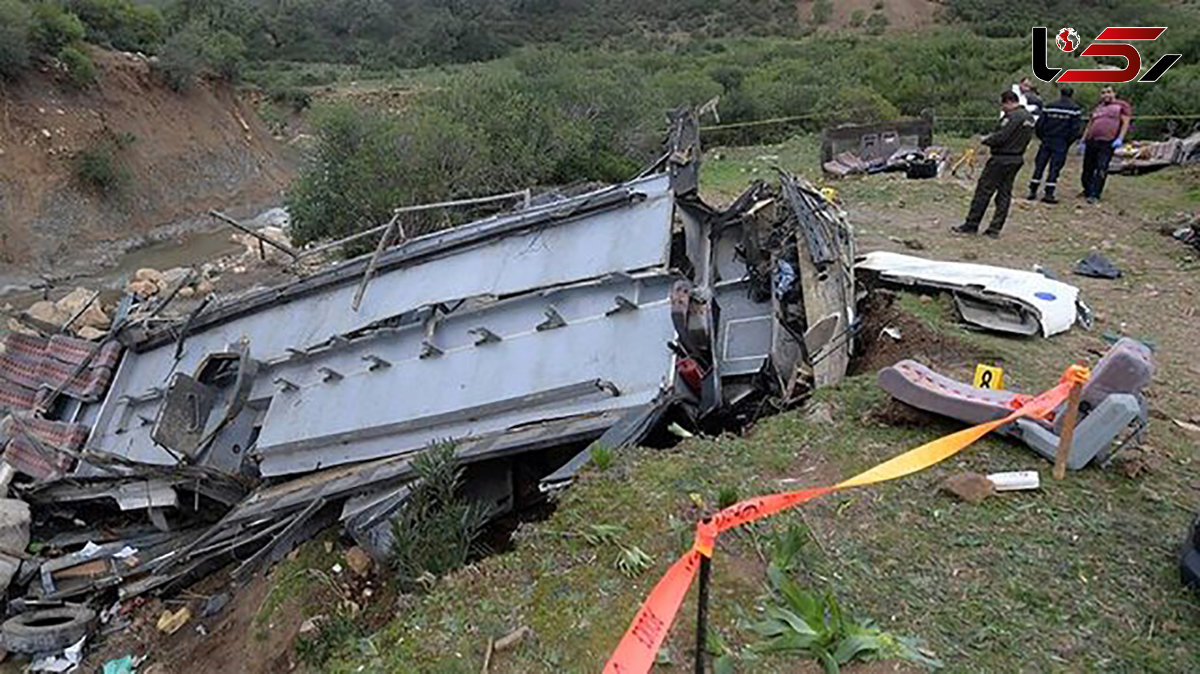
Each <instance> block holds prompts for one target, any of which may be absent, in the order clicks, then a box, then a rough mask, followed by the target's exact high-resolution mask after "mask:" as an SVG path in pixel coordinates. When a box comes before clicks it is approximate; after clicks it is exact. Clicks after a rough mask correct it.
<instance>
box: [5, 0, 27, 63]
mask: <svg viewBox="0 0 1200 674" xmlns="http://www.w3.org/2000/svg"><path fill="white" fill-rule="evenodd" d="M31 23H32V20H31V17H30V15H29V8H28V7H26V6H25V4H24V3H21V2H19V1H18V0H0V78H5V79H12V78H15V77H17V76H18V75H20V74H21V73H22V72H23V71H24V70H25V68H26V67H28V66H29V31H30V26H31Z"/></svg>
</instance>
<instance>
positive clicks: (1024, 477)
mask: <svg viewBox="0 0 1200 674" xmlns="http://www.w3.org/2000/svg"><path fill="white" fill-rule="evenodd" d="M987 479H988V480H989V481H990V482H991V483H992V485H993V486H994V487H995V488H996V491H1027V490H1032V489H1037V488H1039V487H1040V486H1041V478H1040V476H1039V475H1038V472H1037V471H1036V470H1020V471H1014V472H1009V473H992V474H990V475H988V476H987Z"/></svg>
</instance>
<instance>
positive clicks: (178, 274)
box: [162, 267, 192, 288]
mask: <svg viewBox="0 0 1200 674" xmlns="http://www.w3.org/2000/svg"><path fill="white" fill-rule="evenodd" d="M191 273H192V270H191V269H188V268H187V267H174V268H172V269H168V270H166V271H164V272H163V273H162V278H163V284H164V285H165V286H166V287H168V288H174V287H175V284H176V283H179V282H180V281H182V280H183V279H185V278H187V277H188V275H189V274H191Z"/></svg>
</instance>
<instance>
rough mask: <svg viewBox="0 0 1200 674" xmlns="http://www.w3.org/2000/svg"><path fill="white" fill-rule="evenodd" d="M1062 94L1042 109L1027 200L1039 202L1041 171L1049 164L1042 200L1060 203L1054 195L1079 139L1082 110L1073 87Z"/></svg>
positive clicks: (1065, 88) (1037, 128) (1063, 90)
mask: <svg viewBox="0 0 1200 674" xmlns="http://www.w3.org/2000/svg"><path fill="white" fill-rule="evenodd" d="M1058 93H1059V94H1061V95H1060V96H1059V98H1058V100H1057V101H1054V102H1053V103H1051V104H1050V105H1047V106H1045V107H1043V108H1042V116H1041V117H1038V120H1037V125H1036V126H1035V127H1034V132H1035V133H1036V134H1037V137H1038V138H1040V139H1041V140H1042V144H1041V146H1040V147H1038V152H1037V157H1036V158H1035V159H1034V160H1033V175H1032V176H1031V177H1030V178H1029V194H1028V195H1026V197H1025V198H1026V199H1029V200H1031V201H1032V200H1033V199H1037V196H1038V188H1039V187H1041V186H1042V172H1043V171H1045V170H1046V165H1047V164H1049V166H1050V172H1049V173H1048V174H1046V192H1045V195H1044V196H1043V197H1042V201H1044V202H1046V203H1048V204H1057V203H1058V198H1057V197H1055V195H1054V192H1055V190H1056V189H1057V188H1058V172H1059V171H1061V170H1062V167H1063V164H1064V163H1065V162H1066V161H1067V150H1069V149H1070V148H1071V144H1072V143H1074V142H1075V139H1076V138H1079V125H1080V124H1079V122H1080V119H1081V118H1082V114H1083V112H1082V110H1081V109H1080V108H1079V104H1078V103H1076V102H1075V100H1074V99H1073V98H1071V97H1072V96H1074V95H1075V91H1074V90H1073V89H1071V87H1063V88H1062V89H1059V90H1058Z"/></svg>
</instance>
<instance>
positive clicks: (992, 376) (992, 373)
mask: <svg viewBox="0 0 1200 674" xmlns="http://www.w3.org/2000/svg"><path fill="white" fill-rule="evenodd" d="M975 388H986V389H992V390H994V391H999V390H1001V389H1003V388H1004V370H1002V369H1000V368H998V367H992V366H990V365H984V364H982V363H980V364H979V365H976V366H975Z"/></svg>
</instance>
